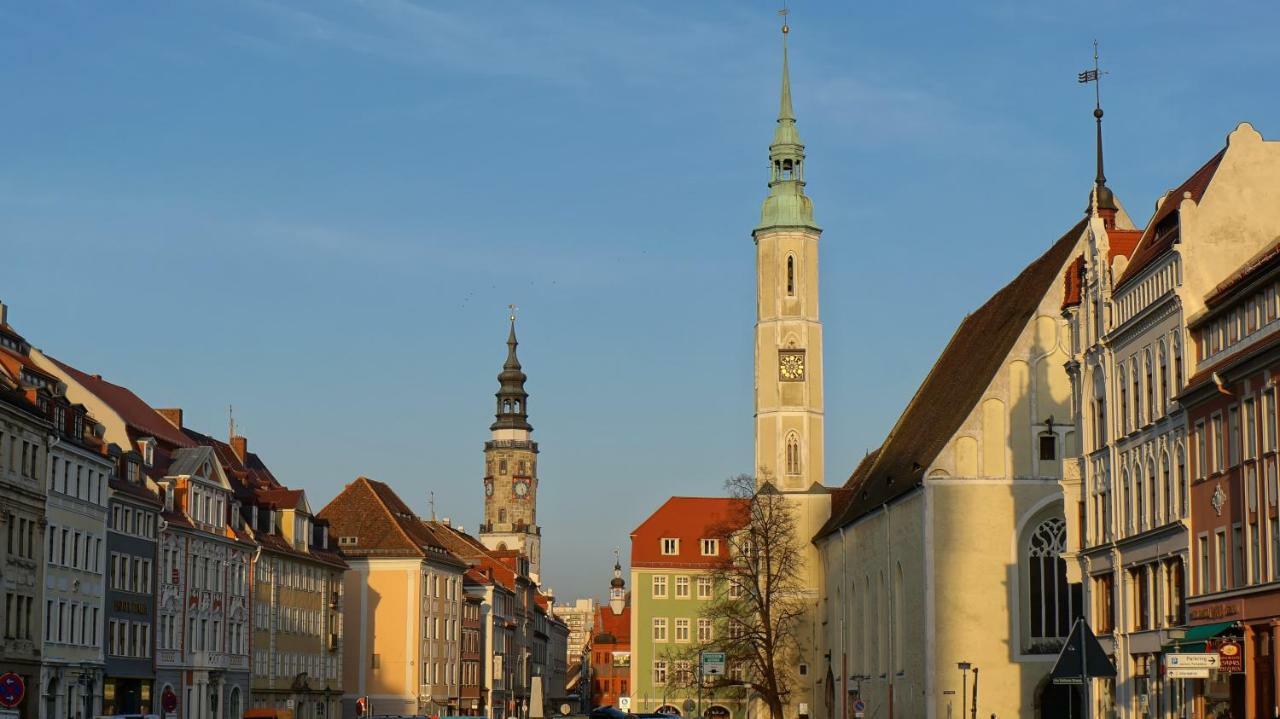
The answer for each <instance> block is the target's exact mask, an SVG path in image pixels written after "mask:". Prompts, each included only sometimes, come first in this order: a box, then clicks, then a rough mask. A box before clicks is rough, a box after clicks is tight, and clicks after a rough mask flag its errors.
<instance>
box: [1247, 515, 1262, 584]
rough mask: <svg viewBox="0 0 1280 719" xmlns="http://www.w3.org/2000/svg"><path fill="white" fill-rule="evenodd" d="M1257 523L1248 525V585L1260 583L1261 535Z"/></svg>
mask: <svg viewBox="0 0 1280 719" xmlns="http://www.w3.org/2000/svg"><path fill="white" fill-rule="evenodd" d="M1260 529H1261V528H1260V527H1259V526H1258V523H1257V522H1254V523H1252V524H1250V525H1249V583H1250V584H1256V583H1258V582H1260V581H1262V533H1261V531H1260Z"/></svg>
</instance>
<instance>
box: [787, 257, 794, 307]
mask: <svg viewBox="0 0 1280 719" xmlns="http://www.w3.org/2000/svg"><path fill="white" fill-rule="evenodd" d="M795 295H796V258H795V256H794V255H787V296H788V297H795Z"/></svg>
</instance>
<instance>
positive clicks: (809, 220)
mask: <svg viewBox="0 0 1280 719" xmlns="http://www.w3.org/2000/svg"><path fill="white" fill-rule="evenodd" d="M787 32H788V27H787V26H786V25H785V24H784V25H783V26H782V33H783V35H782V104H781V108H780V110H779V112H778V126H777V129H775V130H774V132H773V143H772V144H771V145H769V167H770V170H769V172H770V175H769V196H768V197H767V198H765V201H764V207H763V208H762V210H761V212H760V224H758V225H756V228H755V230H753V231H752V235H753V236H754V237H755V243H756V347H755V352H756V392H755V394H756V396H755V400H756V405H755V412H756V467H755V470H756V476H757V481H759V482H765V481H769V482H773V483H774V485H775V486H776V487H777V488H778V489H779V490H781V491H783V492H805V491H808V490H809V489H810V487H812V485H814V484H819V485H820V484H822V472H823V464H822V456H823V415H822V323H821V322H820V321H819V320H818V238H819V237H820V236H821V235H822V229H821V228H819V227H818V225H817V223H816V222H814V220H813V202H812V201H811V200H810V199H809V198H808V197H807V196H806V195H805V194H804V144H803V143H801V142H800V134H799V132H797V130H796V117H795V112H794V111H793V110H792V108H791V78H790V74H789V72H788V67H787Z"/></svg>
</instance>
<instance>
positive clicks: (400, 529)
mask: <svg viewBox="0 0 1280 719" xmlns="http://www.w3.org/2000/svg"><path fill="white" fill-rule="evenodd" d="M361 482H363V483H364V484H363V485H362V486H363V487H364V488H365V489H366V490H367V491H368V492H369V493H370V494H372V495H373V499H374V501H376V502H377V503H378V506H379V507H381V508H382V511H383V512H384V513H386V515H387V518H388V519H390V520H391V524H392V525H394V526H395V528H396V531H397V532H399V533H400V536H401V537H403V538H404V540H405V541H406V542H408V543H409V546H410V547H412V548H413V549H414V551H416V552H418V553H419V554H421V555H422V556H424V557H425V556H426V554H427V553H426V552H425V551H424V550H423V549H422V547H420V546H418V543H417V542H415V541H414V540H413V537H410V536H409V533H408V532H406V531H405V529H404V527H403V526H401V524H400V522H398V521H396V515H395V513H394V512H392V511H391V508H390V507H388V506H387V504H386V502H383V501H382V495H381V494H379V493H378V491H377V490H376V489H375V488H374V486H373V485H374V484H375V483H377V484H381V485H382V486H384V487H387V489H388V490H391V487H390V486H388V485H387V484H386V483H384V482H379V481H378V480H376V479H370V478H368V477H366V476H364V475H360V476H359V477H356V481H355V482H352V484H360V483H361ZM391 492H392V494H395V491H394V490H391Z"/></svg>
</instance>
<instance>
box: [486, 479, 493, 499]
mask: <svg viewBox="0 0 1280 719" xmlns="http://www.w3.org/2000/svg"><path fill="white" fill-rule="evenodd" d="M484 496H486V497H492V496H493V480H492V479H486V480H485V481H484Z"/></svg>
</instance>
